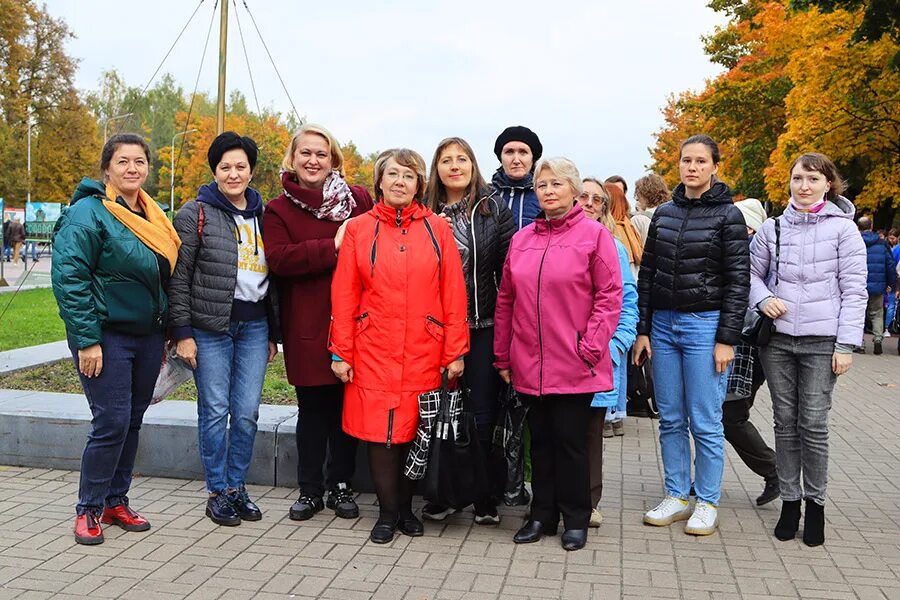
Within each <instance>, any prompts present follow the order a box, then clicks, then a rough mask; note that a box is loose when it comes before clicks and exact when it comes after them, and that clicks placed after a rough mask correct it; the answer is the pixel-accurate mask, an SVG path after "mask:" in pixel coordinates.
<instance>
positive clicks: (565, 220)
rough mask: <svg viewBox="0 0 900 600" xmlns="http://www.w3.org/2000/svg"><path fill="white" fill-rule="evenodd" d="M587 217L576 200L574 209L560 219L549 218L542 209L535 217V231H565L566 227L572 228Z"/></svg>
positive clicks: (540, 232)
mask: <svg viewBox="0 0 900 600" xmlns="http://www.w3.org/2000/svg"><path fill="white" fill-rule="evenodd" d="M585 218H586V217H585V216H584V211H583V210H582V209H581V205H580V204H578V202H577V201H576V202H574V205H573V206H572V210H570V211H569V212H567V213H566V214H565V216H563V217H560V218H558V219H548V218H547V217H546V216H545V215H544V211H541V212H540V214H538V216H536V217H535V218H534V232H535V233H539V234H544V233H550V232H551V231H555V232H560V231H565V230H566V229H571V228H572V227H574V226H575V224H576V223H578V222H580V221H581V220H583V219H585Z"/></svg>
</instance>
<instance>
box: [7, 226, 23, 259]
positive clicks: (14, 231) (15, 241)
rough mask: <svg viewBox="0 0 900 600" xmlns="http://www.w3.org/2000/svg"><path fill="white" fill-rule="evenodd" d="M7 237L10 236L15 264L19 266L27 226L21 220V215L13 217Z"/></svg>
mask: <svg viewBox="0 0 900 600" xmlns="http://www.w3.org/2000/svg"><path fill="white" fill-rule="evenodd" d="M6 235H7V236H9V246H10V248H12V259H13V264H14V265H17V264H19V254H21V252H22V244H23V243H24V242H25V226H24V225H22V222H21V221H20V220H19V215H15V216H14V217H13V219H12V221H11V222H10V224H9V229H7V231H6ZM4 239H6V238H4Z"/></svg>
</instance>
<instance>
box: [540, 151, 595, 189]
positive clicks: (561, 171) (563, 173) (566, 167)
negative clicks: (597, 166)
mask: <svg viewBox="0 0 900 600" xmlns="http://www.w3.org/2000/svg"><path fill="white" fill-rule="evenodd" d="M544 169H549V171H550V172H551V173H553V174H554V175H556V176H557V177H559V178H560V179H563V180H565V181H566V182H568V184H569V185H570V186H572V189H573V190H575V195H576V196H578V195H580V194H581V192H582V191H583V190H584V187H583V186H582V185H581V175H579V174H578V167H576V166H575V163H573V162H572V161H571V160H569V159H568V158H565V157H562V156H556V157H553V158H542V159H540V160H539V161H538V162H537V164H536V165H535V166H534V179H535V181H537V178H538V176H539V175H540V174H541V171H543V170H544Z"/></svg>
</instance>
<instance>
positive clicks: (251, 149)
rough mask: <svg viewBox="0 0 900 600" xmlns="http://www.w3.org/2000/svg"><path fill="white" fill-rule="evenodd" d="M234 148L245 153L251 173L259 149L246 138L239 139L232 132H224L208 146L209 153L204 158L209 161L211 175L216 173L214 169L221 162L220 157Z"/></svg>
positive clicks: (254, 166)
mask: <svg viewBox="0 0 900 600" xmlns="http://www.w3.org/2000/svg"><path fill="white" fill-rule="evenodd" d="M235 148H240V149H241V150H243V151H244V152H246V153H247V160H249V161H250V170H251V171H253V169H255V168H256V157H257V156H258V155H259V148H257V147H256V142H254V141H253V140H252V139H251V138H248V137H247V136H243V137H241V136H239V135H238V134H236V133H235V132H233V131H225V132H222V133H220V134H219V135H217V136H216V139H214V140H213V141H212V144H210V145H209V151H208V152H207V153H206V158H207V159H208V160H209V168H210V169H212V171H213V173H215V172H216V167H217V166H218V165H219V162H221V160H222V155H223V154H225V153H226V152H228V151H229V150H234V149H235Z"/></svg>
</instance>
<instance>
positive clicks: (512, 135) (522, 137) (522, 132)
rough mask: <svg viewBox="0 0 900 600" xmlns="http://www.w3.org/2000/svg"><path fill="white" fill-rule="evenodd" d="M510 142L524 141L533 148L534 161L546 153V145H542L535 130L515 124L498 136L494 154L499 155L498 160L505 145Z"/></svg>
mask: <svg viewBox="0 0 900 600" xmlns="http://www.w3.org/2000/svg"><path fill="white" fill-rule="evenodd" d="M510 142H522V143H523V144H525V145H527V146H528V147H529V148H531V154H532V156H533V158H534V162H537V161H538V159H539V158H540V157H541V154H543V153H544V147H543V146H542V145H541V140H540V139H538V136H537V134H536V133H535V132H533V131H532V130H530V129H528V128H527V127H523V126H522V125H514V126H512V127H507V128H506V129H504V130H503V133H501V134H500V135H499V136H497V141H496V142H494V154H496V155H497V160H500V155H501V154H502V153H503V146H505V145H506V144H508V143H510Z"/></svg>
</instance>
